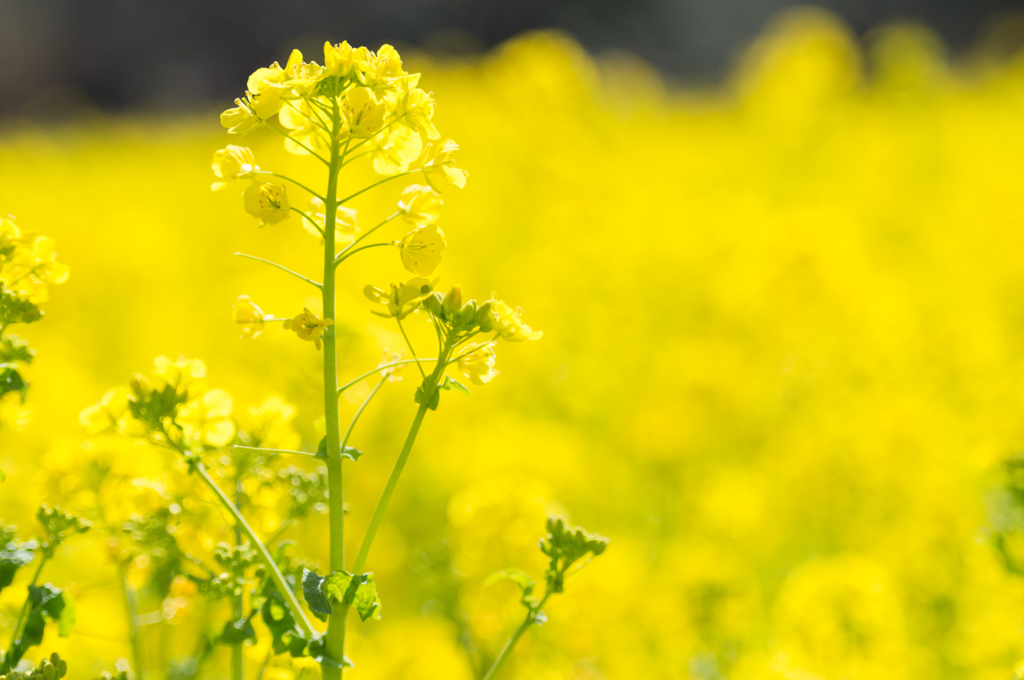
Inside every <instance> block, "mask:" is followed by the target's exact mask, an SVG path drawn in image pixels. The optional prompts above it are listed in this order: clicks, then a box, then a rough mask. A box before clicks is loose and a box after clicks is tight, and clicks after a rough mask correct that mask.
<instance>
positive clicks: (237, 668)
mask: <svg viewBox="0 0 1024 680" xmlns="http://www.w3.org/2000/svg"><path fill="white" fill-rule="evenodd" d="M235 507H236V508H238V509H239V510H241V509H242V479H241V478H240V477H239V476H238V469H237V468H236V469H235ZM235 545H236V546H240V545H242V529H241V527H239V526H238V524H237V523H236V524H235ZM244 597H245V596H244V595H243V594H242V593H239V594H238V597H236V598H235V599H234V601H233V602H232V607H231V610H232V615H233V618H234V620H235V621H238V620H239V619H241V618H242V610H243V606H244V600H243V598H244ZM140 672H141V671H140ZM244 678H245V657H244V656H243V654H242V645H241V643H239V644H235V645H232V646H231V679H232V680H244Z"/></svg>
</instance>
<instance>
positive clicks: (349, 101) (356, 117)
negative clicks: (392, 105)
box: [341, 87, 387, 139]
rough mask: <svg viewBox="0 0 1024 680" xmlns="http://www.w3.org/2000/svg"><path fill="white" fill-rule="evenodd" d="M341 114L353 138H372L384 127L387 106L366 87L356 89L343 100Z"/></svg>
mask: <svg viewBox="0 0 1024 680" xmlns="http://www.w3.org/2000/svg"><path fill="white" fill-rule="evenodd" d="M341 112H342V115H343V116H344V117H345V123H346V124H347V125H348V131H349V133H350V134H351V135H352V136H353V137H360V138H363V139H366V138H369V137H372V136H373V135H375V134H377V133H378V132H380V129H381V128H382V127H384V116H385V115H386V114H387V106H386V105H385V103H384V102H383V101H381V100H380V99H378V98H377V95H375V94H374V93H373V91H372V90H370V89H369V88H366V87H354V88H352V89H351V90H349V91H348V92H346V93H345V94H344V96H343V97H342V98H341Z"/></svg>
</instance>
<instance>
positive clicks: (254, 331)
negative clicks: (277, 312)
mask: <svg viewBox="0 0 1024 680" xmlns="http://www.w3.org/2000/svg"><path fill="white" fill-rule="evenodd" d="M232 313H233V315H234V319H235V323H236V324H238V326H239V330H240V332H241V334H242V338H245V339H253V338H255V337H256V336H258V335H259V334H260V333H261V332H262V331H263V324H264V322H266V320H267V319H271V318H273V316H272V315H270V314H265V313H264V312H263V310H262V309H260V308H259V305H257V304H256V303H255V302H253V301H252V298H250V297H249V296H248V295H239V296H238V299H237V300H236V301H235V306H234V308H233V310H232Z"/></svg>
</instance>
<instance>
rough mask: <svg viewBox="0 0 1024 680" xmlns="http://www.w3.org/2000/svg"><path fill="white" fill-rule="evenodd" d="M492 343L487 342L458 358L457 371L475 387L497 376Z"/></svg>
mask: <svg viewBox="0 0 1024 680" xmlns="http://www.w3.org/2000/svg"><path fill="white" fill-rule="evenodd" d="M494 359H495V357H494V343H493V342H488V343H486V344H484V345H481V346H480V347H477V348H476V349H474V350H472V351H468V352H466V353H464V354H462V356H460V357H459V371H460V372H461V373H462V375H464V376H466V377H467V378H469V380H470V381H472V382H473V383H474V384H476V385H485V384H487V383H489V382H491V380H493V379H494V377H495V376H496V375H498V371H496V370H494Z"/></svg>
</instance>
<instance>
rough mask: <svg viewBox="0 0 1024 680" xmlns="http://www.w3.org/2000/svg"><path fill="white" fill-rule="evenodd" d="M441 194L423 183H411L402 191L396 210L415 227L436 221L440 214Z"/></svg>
mask: <svg viewBox="0 0 1024 680" xmlns="http://www.w3.org/2000/svg"><path fill="white" fill-rule="evenodd" d="M441 205H442V201H441V195H440V194H438V193H437V192H436V191H434V190H433V189H431V188H430V187H428V186H425V185H423V184H413V185H411V186H409V187H408V188H407V189H406V190H405V191H403V192H402V196H401V198H400V199H399V200H398V210H399V212H401V213H402V217H404V218H405V219H406V220H408V221H409V222H411V223H412V224H415V225H416V226H417V227H420V226H423V225H425V224H429V223H431V222H436V221H437V218H438V217H439V216H440V214H441Z"/></svg>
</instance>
